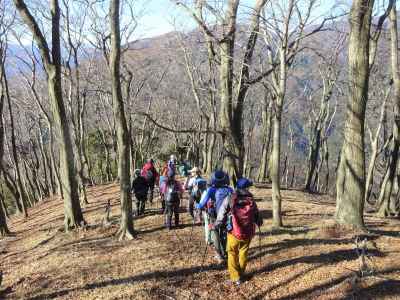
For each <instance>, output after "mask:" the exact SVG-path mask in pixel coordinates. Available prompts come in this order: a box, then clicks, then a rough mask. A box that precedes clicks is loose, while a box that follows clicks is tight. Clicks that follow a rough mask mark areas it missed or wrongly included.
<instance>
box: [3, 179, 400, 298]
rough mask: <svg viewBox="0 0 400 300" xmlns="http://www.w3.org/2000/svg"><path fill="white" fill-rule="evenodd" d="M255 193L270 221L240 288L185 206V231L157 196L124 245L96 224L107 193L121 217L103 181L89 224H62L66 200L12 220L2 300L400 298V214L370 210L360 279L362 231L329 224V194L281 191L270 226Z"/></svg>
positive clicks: (261, 195) (263, 197)
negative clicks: (169, 220)
mask: <svg viewBox="0 0 400 300" xmlns="http://www.w3.org/2000/svg"><path fill="white" fill-rule="evenodd" d="M254 194H255V196H256V198H257V200H258V202H257V203H258V206H259V208H260V210H261V211H262V214H263V216H264V218H265V220H264V225H263V227H262V229H261V230H262V233H261V238H260V239H259V236H258V235H257V236H256V237H255V238H254V240H253V242H252V246H251V250H250V257H251V260H250V263H249V265H248V269H247V272H248V274H249V279H248V281H246V282H245V283H244V284H243V285H242V286H241V287H240V288H236V287H233V286H231V285H229V284H228V283H227V282H226V280H227V279H228V277H227V272H226V270H225V267H224V266H221V265H217V264H216V263H215V262H214V260H213V255H212V251H211V249H208V250H207V252H205V249H206V248H205V245H204V238H203V230H202V227H201V226H194V227H193V226H192V225H191V221H190V219H189V216H188V214H187V213H183V214H182V221H183V225H182V226H181V228H179V229H176V230H172V231H167V230H165V229H164V227H163V216H162V215H161V214H160V213H159V203H158V202H156V203H155V204H154V205H153V207H151V208H150V209H149V210H148V211H147V213H146V215H145V216H144V217H140V218H137V219H135V228H136V230H137V231H138V238H137V239H136V240H133V241H127V242H118V241H117V240H116V239H115V238H114V236H113V235H114V233H115V232H116V231H117V229H118V225H117V224H115V225H112V226H110V227H107V228H103V227H102V226H99V225H96V224H99V223H101V220H102V218H103V215H104V208H105V206H106V203H107V201H108V200H111V204H112V212H111V218H112V220H114V221H117V220H118V217H119V198H118V187H117V186H116V185H103V186H97V187H94V188H91V189H90V190H89V194H88V196H89V202H90V204H89V205H87V206H86V207H85V209H84V214H85V218H86V220H87V221H88V223H89V224H91V226H90V227H89V228H88V230H86V231H79V232H73V233H68V234H66V233H63V232H60V231H59V229H60V228H62V224H63V209H62V202H61V201H60V200H59V199H52V200H49V201H47V202H44V203H41V204H40V205H38V206H37V207H35V208H33V209H31V210H30V217H29V219H28V220H26V221H24V220H22V219H19V218H14V219H12V220H11V221H10V229H11V230H12V231H13V232H14V233H15V236H14V237H9V238H6V239H3V240H0V270H3V272H4V281H3V284H2V287H1V288H0V299H3V298H5V299H53V298H57V299H347V298H349V299H354V298H355V299H400V236H399V234H398V233H399V231H400V222H399V221H398V220H390V221H389V220H380V219H375V218H373V217H371V216H368V217H367V225H368V227H369V229H370V230H371V232H372V233H371V234H369V235H368V239H369V240H370V241H369V242H368V251H367V253H368V255H369V256H370V259H369V260H368V264H369V265H370V266H371V269H372V270H373V271H374V276H370V277H368V278H365V279H362V280H357V278H356V277H355V276H354V274H355V273H354V271H357V270H358V269H359V261H358V256H357V254H356V251H355V250H354V238H355V236H354V233H349V232H346V231H343V230H340V229H339V228H337V227H334V226H330V225H329V224H331V221H330V219H331V218H332V215H333V213H334V204H333V202H332V199H329V198H328V197H322V196H315V195H308V194H304V193H302V192H298V191H284V192H283V198H284V201H283V210H284V224H285V228H283V229H282V230H279V231H274V232H271V219H270V217H271V203H270V190H268V189H254ZM157 206H158V207H157ZM204 253H206V255H204ZM203 258H204V259H203ZM5 288H7V291H6V292H1V291H4V289H5Z"/></svg>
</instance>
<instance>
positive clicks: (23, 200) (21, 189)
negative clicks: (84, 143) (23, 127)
mask: <svg viewBox="0 0 400 300" xmlns="http://www.w3.org/2000/svg"><path fill="white" fill-rule="evenodd" d="M2 68H3V70H2V73H3V82H4V88H5V92H6V93H5V95H6V99H7V104H8V111H9V117H10V125H11V126H10V131H11V150H12V151H11V153H12V158H13V160H14V165H15V181H16V183H17V189H18V194H19V202H20V204H21V208H22V214H23V215H24V217H25V218H27V217H28V210H27V208H26V206H27V202H28V194H27V191H26V189H25V186H24V185H23V182H22V175H21V169H20V163H19V156H18V153H17V143H16V138H15V125H14V124H15V123H14V114H13V108H12V105H11V97H10V93H9V90H8V80H7V76H6V72H5V69H4V65H2Z"/></svg>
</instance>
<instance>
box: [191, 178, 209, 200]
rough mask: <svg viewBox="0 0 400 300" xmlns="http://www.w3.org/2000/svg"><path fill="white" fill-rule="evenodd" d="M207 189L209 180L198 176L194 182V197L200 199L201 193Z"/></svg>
mask: <svg viewBox="0 0 400 300" xmlns="http://www.w3.org/2000/svg"><path fill="white" fill-rule="evenodd" d="M206 189H207V180H205V179H204V178H201V177H200V178H197V179H196V180H195V182H194V184H193V189H192V197H193V198H195V199H196V200H200V198H201V195H202V194H203V192H204V191H205V190H206Z"/></svg>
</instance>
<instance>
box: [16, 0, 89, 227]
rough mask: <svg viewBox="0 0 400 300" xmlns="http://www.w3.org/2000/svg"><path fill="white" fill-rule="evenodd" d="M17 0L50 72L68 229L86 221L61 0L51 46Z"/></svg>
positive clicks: (54, 7)
mask: <svg viewBox="0 0 400 300" xmlns="http://www.w3.org/2000/svg"><path fill="white" fill-rule="evenodd" d="M14 4H15V7H16V9H17V11H18V12H19V14H20V16H21V18H22V19H23V21H24V22H25V24H26V25H27V26H28V27H29V29H30V31H31V33H32V35H33V38H34V40H35V41H36V44H37V46H38V48H39V50H40V54H41V58H42V61H43V65H44V68H45V71H46V74H47V83H48V90H49V98H50V101H51V105H52V111H53V118H54V123H55V125H56V127H57V133H58V134H57V138H58V142H59V148H60V168H61V172H60V173H61V174H60V175H61V176H60V177H61V181H62V184H63V195H64V214H65V222H64V225H65V229H66V230H69V229H71V228H74V227H79V226H82V225H83V224H85V221H84V219H83V215H82V210H81V206H80V203H79V192H78V184H77V180H76V170H75V160H74V151H73V144H72V140H71V134H70V129H69V122H68V121H67V115H66V111H65V106H64V102H63V95H62V80H61V43H60V6H59V2H58V0H51V1H50V10H51V36H52V38H51V42H52V47H51V50H50V48H49V46H48V43H47V41H46V39H45V37H44V35H43V32H42V31H41V29H40V27H39V25H38V23H37V20H35V18H34V17H33V15H32V13H31V11H30V10H29V8H28V7H27V5H26V4H25V1H23V0H14Z"/></svg>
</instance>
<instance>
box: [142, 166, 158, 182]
mask: <svg viewBox="0 0 400 300" xmlns="http://www.w3.org/2000/svg"><path fill="white" fill-rule="evenodd" d="M147 171H152V172H153V175H154V182H156V183H157V182H158V181H159V178H160V175H159V174H158V172H157V170H156V168H155V167H154V165H153V164H152V163H150V162H147V163H145V164H144V166H143V168H142V171H141V172H140V175H141V176H143V177H144V178H146V175H147Z"/></svg>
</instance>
